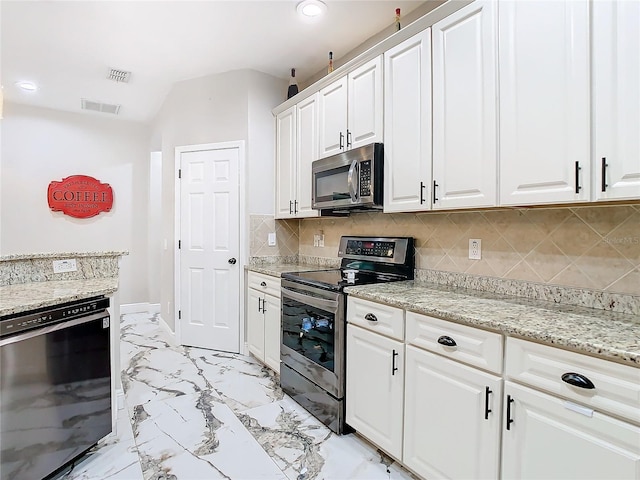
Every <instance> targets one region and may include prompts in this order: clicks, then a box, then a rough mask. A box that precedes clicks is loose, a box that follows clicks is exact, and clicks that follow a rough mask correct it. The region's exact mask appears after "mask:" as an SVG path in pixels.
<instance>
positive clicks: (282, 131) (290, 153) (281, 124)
mask: <svg viewBox="0 0 640 480" xmlns="http://www.w3.org/2000/svg"><path fill="white" fill-rule="evenodd" d="M297 158H298V157H297V152H296V107H295V105H294V106H292V107H290V108H288V109H287V110H285V111H284V112H282V113H280V114H278V116H277V117H276V218H291V217H293V216H294V213H293V201H294V196H295V181H296V162H297Z"/></svg>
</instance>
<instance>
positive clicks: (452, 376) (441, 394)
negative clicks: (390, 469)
mask: <svg viewBox="0 0 640 480" xmlns="http://www.w3.org/2000/svg"><path fill="white" fill-rule="evenodd" d="M405 365H406V366H405V368H406V375H405V385H406V387H405V413H404V453H403V462H404V464H405V465H407V466H408V467H409V468H411V469H412V470H414V471H415V472H416V473H418V474H419V475H421V476H423V477H425V478H487V479H488V478H498V471H499V466H500V421H501V409H500V404H501V399H502V380H501V379H500V377H497V376H495V375H490V374H488V373H485V372H482V371H480V370H478V369H475V368H472V367H469V366H466V365H462V364H460V363H458V362H455V361H453V360H449V359H446V358H443V357H440V356H438V355H436V354H434V353H431V352H427V351H424V350H420V349H417V348H415V347H412V346H410V345H409V346H407V351H406V364H405ZM487 389H488V392H487ZM461 459H463V461H461Z"/></svg>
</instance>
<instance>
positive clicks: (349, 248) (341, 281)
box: [282, 237, 414, 291]
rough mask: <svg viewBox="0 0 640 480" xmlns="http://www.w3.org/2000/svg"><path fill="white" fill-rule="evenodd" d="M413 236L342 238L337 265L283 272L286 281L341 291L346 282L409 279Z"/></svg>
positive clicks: (411, 273) (347, 283)
mask: <svg viewBox="0 0 640 480" xmlns="http://www.w3.org/2000/svg"><path fill="white" fill-rule="evenodd" d="M413 255H414V252H413V239H412V238H408V237H404V238H389V237H375V238H372V237H342V238H341V240H340V247H339V250H338V256H340V257H342V262H341V268H334V269H318V270H310V271H307V272H295V273H294V272H290V273H283V274H282V278H285V279H287V280H290V281H293V282H298V283H302V284H305V285H311V286H314V287H319V288H322V289H325V290H333V291H342V289H343V288H344V287H348V286H350V285H367V284H370V283H382V282H393V281H398V280H411V279H413V268H414V256H413Z"/></svg>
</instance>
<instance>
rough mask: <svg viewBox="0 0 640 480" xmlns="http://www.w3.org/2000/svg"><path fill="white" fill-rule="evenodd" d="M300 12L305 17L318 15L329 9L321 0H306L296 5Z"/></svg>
mask: <svg viewBox="0 0 640 480" xmlns="http://www.w3.org/2000/svg"><path fill="white" fill-rule="evenodd" d="M296 8H297V10H298V13H299V14H300V15H302V16H304V17H311V18H313V17H317V16H319V15H322V14H323V13H324V12H326V11H327V5H326V4H325V3H324V2H321V1H320V0H304V1H303V2H300V3H299V4H298V6H297V7H296Z"/></svg>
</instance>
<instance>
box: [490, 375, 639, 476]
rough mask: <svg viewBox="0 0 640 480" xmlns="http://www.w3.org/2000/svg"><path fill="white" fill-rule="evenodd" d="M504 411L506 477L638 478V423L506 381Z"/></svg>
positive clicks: (503, 469) (504, 469)
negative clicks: (631, 422)
mask: <svg viewBox="0 0 640 480" xmlns="http://www.w3.org/2000/svg"><path fill="white" fill-rule="evenodd" d="M507 405H508V407H507ZM504 410H505V411H506V412H507V413H508V415H509V416H507V414H505V424H506V422H509V421H510V420H511V422H510V423H508V426H509V430H507V429H506V428H505V430H504V431H503V437H502V477H503V478H508V479H520V478H535V479H558V478H562V479H564V480H570V479H575V480H584V479H604V478H606V479H627V480H632V479H634V480H638V479H639V478H640V427H637V426H634V425H631V424H629V423H625V422H623V421H620V420H617V419H614V418H612V417H608V416H606V415H603V414H601V413H598V412H594V411H593V410H590V409H588V408H585V407H580V406H578V405H576V404H573V403H571V402H568V401H565V400H561V399H559V398H556V397H553V396H551V395H547V394H545V393H541V392H538V391H536V390H533V389H531V388H527V387H523V386H520V385H517V384H515V383H511V382H508V381H507V382H505V408H504Z"/></svg>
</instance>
